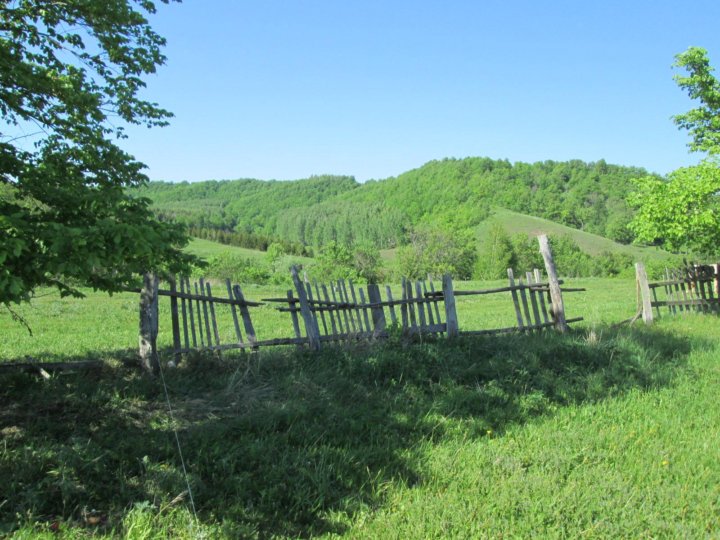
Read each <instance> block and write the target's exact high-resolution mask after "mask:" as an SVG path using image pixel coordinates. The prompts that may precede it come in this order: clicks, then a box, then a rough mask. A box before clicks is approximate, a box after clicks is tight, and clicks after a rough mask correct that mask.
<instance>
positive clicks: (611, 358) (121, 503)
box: [0, 328, 703, 537]
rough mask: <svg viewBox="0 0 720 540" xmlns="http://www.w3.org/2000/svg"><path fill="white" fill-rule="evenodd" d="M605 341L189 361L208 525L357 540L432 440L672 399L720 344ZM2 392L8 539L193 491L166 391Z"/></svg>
mask: <svg viewBox="0 0 720 540" xmlns="http://www.w3.org/2000/svg"><path fill="white" fill-rule="evenodd" d="M596 332H597V334H596V333H591V334H586V333H574V334H571V335H568V336H559V335H555V334H553V333H550V332H547V333H544V334H541V335H517V336H505V337H494V338H461V339H457V340H455V341H447V340H444V339H440V340H430V341H426V342H423V343H413V344H407V343H405V342H403V341H401V340H399V339H391V340H389V341H387V342H383V343H379V344H374V345H367V346H364V347H363V346H359V347H355V348H341V347H337V348H328V349H325V350H323V351H322V352H321V353H319V354H310V353H308V352H304V351H296V350H290V349H287V350H278V351H269V352H263V353H261V354H257V355H250V354H248V355H242V356H241V355H238V356H235V357H233V358H226V359H224V360H218V359H215V358H212V357H201V356H196V357H192V358H189V359H187V361H186V363H185V364H184V365H182V366H181V367H180V368H178V369H175V370H172V371H166V372H165V377H166V380H167V384H168V388H169V392H170V396H171V400H172V403H173V407H174V408H175V417H176V427H177V428H178V429H179V435H180V441H181V443H182V448H183V453H184V456H185V459H186V462H187V468H188V472H189V474H190V482H191V484H192V486H193V493H194V496H195V502H196V505H197V507H198V512H199V514H200V518H201V521H204V522H205V523H213V524H218V523H219V524H221V526H222V527H224V528H225V530H226V534H227V536H229V537H238V536H259V537H266V536H271V535H281V536H282V535H289V536H311V535H313V534H317V533H321V532H337V533H341V532H342V531H343V530H344V529H343V525H342V518H339V519H338V518H337V516H338V515H339V516H342V515H344V514H350V515H352V514H353V513H355V512H357V511H360V510H363V509H372V508H374V507H377V506H379V505H381V504H382V503H383V493H384V490H385V489H386V487H387V485H388V484H389V483H395V484H406V485H413V484H416V483H419V482H422V481H423V468H422V452H423V451H424V449H426V448H427V444H423V443H426V442H430V443H433V442H438V441H440V440H442V439H447V438H452V437H457V438H462V439H464V440H472V438H473V437H478V438H479V437H485V436H487V434H488V432H490V431H492V433H493V434H494V435H501V434H502V432H503V430H504V429H505V428H506V427H507V426H509V425H512V424H518V423H522V422H526V421H527V420H529V419H531V418H533V417H536V416H538V415H542V414H547V413H549V412H551V411H552V410H554V409H555V408H557V407H560V406H565V405H569V404H574V403H585V402H593V401H597V400H602V399H606V398H608V397H611V396H616V395H621V394H623V393H625V392H628V391H629V390H631V389H637V388H639V389H652V388H657V387H662V386H666V385H668V384H671V382H672V380H673V378H674V376H675V375H676V374H677V373H678V371H679V370H681V369H683V367H684V365H685V359H686V357H687V355H688V354H689V352H690V351H691V349H692V348H694V347H698V346H703V345H702V344H700V343H698V341H697V340H694V341H693V342H691V341H690V340H689V339H685V338H680V337H678V336H675V335H672V334H670V333H666V332H662V331H660V330H648V329H645V328H635V329H623V330H620V331H615V330H604V331H596ZM121 356H123V355H121ZM0 382H1V386H0V428H2V434H3V440H4V445H5V448H4V450H2V454H1V455H0V458H1V459H0V483H2V485H3V486H4V489H3V492H4V494H3V495H2V497H3V500H2V501H0V522H2V523H4V524H5V525H4V526H5V528H6V530H7V529H8V528H10V527H12V526H13V524H14V523H17V521H18V520H22V519H26V520H28V519H29V520H42V519H51V518H53V517H55V516H62V517H64V518H66V519H79V516H80V515H81V514H82V512H83V509H97V510H99V511H101V512H102V513H104V515H108V516H109V523H110V524H114V525H115V526H117V525H118V524H119V522H120V520H121V519H122V516H123V514H124V513H125V512H126V511H127V510H128V509H129V508H130V507H131V506H132V505H133V504H138V503H142V502H143V501H148V502H149V503H150V504H151V505H153V508H156V509H157V512H159V513H162V512H163V511H164V510H163V509H165V510H167V509H168V508H170V507H171V506H172V504H173V503H172V502H171V501H172V499H174V498H175V497H176V496H177V495H178V494H180V493H182V492H183V491H184V490H185V480H184V477H183V475H182V472H181V471H182V469H181V464H180V462H179V458H178V453H177V448H176V446H175V438H174V435H173V434H172V427H173V425H172V422H171V421H170V420H169V418H168V414H167V407H166V404H165V400H164V391H163V388H162V385H161V383H160V381H158V380H153V379H149V378H146V377H143V376H141V375H139V374H138V373H137V372H136V371H134V370H128V369H126V368H108V369H107V370H105V371H103V372H100V373H95V374H88V375H83V374H62V375H58V376H55V377H54V378H52V379H51V380H49V381H42V380H38V379H36V378H34V377H32V376H30V375H24V374H16V375H10V376H4V377H3V378H2V380H1V381H0ZM180 504H186V502H183V503H180ZM22 516H25V517H24V518H23V517H22Z"/></svg>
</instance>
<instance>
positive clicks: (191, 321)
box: [185, 278, 197, 347]
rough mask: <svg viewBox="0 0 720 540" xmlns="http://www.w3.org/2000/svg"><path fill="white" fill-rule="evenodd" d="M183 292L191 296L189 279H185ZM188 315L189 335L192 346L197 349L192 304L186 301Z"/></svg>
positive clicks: (190, 301)
mask: <svg viewBox="0 0 720 540" xmlns="http://www.w3.org/2000/svg"><path fill="white" fill-rule="evenodd" d="M185 290H186V291H187V292H188V294H192V290H191V289H190V278H185ZM188 314H189V315H190V335H191V336H192V346H193V347H197V336H196V335H195V317H194V315H193V302H192V300H188Z"/></svg>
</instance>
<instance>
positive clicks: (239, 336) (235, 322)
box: [225, 279, 243, 345]
mask: <svg viewBox="0 0 720 540" xmlns="http://www.w3.org/2000/svg"><path fill="white" fill-rule="evenodd" d="M225 286H226V287H227V293H228V298H229V299H230V300H234V298H233V291H232V285H231V284H230V280H229V279H226V280H225ZM230 311H231V312H232V319H233V326H234V327H235V337H236V338H237V342H238V344H239V345H242V342H243V340H242V333H241V332H240V322H239V321H238V316H237V307H236V306H235V304H230Z"/></svg>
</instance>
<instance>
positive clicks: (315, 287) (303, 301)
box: [140, 238, 584, 371]
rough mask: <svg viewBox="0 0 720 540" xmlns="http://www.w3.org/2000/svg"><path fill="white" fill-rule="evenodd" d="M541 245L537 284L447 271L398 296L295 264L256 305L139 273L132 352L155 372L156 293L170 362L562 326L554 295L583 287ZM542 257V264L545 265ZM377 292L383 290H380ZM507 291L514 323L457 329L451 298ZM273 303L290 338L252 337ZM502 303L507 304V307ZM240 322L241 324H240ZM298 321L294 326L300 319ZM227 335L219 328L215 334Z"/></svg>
mask: <svg viewBox="0 0 720 540" xmlns="http://www.w3.org/2000/svg"><path fill="white" fill-rule="evenodd" d="M540 245H541V250H542V249H547V254H548V255H547V258H546V270H548V279H547V281H544V280H543V278H542V273H541V272H540V270H538V269H535V270H534V271H533V272H527V273H526V274H525V278H524V279H523V278H522V277H521V278H519V279H517V280H516V278H515V275H514V274H513V271H512V269H508V272H507V274H508V286H507V287H500V288H494V289H484V290H466V291H462V290H460V291H456V290H455V289H454V285H453V282H452V279H451V277H450V275H445V276H443V279H442V283H441V284H439V286H438V287H436V283H434V282H433V280H432V279H428V280H418V281H412V280H408V279H403V280H402V282H401V284H400V291H401V293H400V297H399V298H395V297H393V293H392V290H391V288H390V286H385V287H384V291H383V290H382V289H381V288H380V286H379V285H376V284H368V285H366V286H358V285H356V284H355V283H353V282H352V281H351V280H347V281H345V280H342V279H341V280H337V281H333V282H331V283H327V284H318V283H316V282H313V283H310V282H308V281H307V279H301V278H300V275H299V272H298V269H297V268H296V267H293V268H292V269H291V278H292V282H293V285H294V288H293V289H289V290H288V291H287V294H286V295H285V296H284V297H282V298H263V299H262V302H256V301H250V300H247V299H246V298H245V296H244V294H243V292H242V289H241V288H240V286H239V285H234V284H232V283H230V281H229V280H226V281H225V283H224V285H225V287H224V288H225V291H226V292H227V296H218V295H216V294H214V293H213V290H212V285H211V283H210V282H207V281H205V280H204V279H203V278H200V279H199V280H198V281H197V282H195V283H190V280H189V279H188V278H185V277H180V278H175V279H173V280H171V281H170V282H169V289H160V288H159V284H158V279H157V277H155V276H153V275H151V274H148V275H147V276H145V281H144V286H143V289H142V291H141V309H140V314H141V321H140V356H141V361H142V365H143V366H144V367H145V368H146V369H148V370H151V371H157V369H158V360H157V347H156V342H157V333H158V297H160V296H168V297H170V313H171V323H172V333H173V361H174V362H175V364H177V363H178V362H179V361H180V359H181V355H182V354H184V353H188V352H191V351H195V350H208V351H215V352H218V353H219V352H221V351H226V350H231V349H240V350H243V351H244V350H246V349H251V350H257V349H258V348H259V347H262V346H270V345H297V346H308V347H310V348H311V349H312V350H319V349H320V348H321V347H322V344H323V343H328V342H347V341H353V340H358V339H381V338H385V337H387V336H388V335H389V329H390V328H391V327H393V328H397V329H398V331H399V332H401V333H402V334H405V335H408V336H430V335H442V334H444V335H446V336H447V337H448V338H454V337H456V336H458V335H461V334H463V335H477V334H501V333H508V332H523V331H539V330H542V329H545V328H550V327H554V328H555V329H556V330H558V331H561V332H563V331H565V330H566V329H567V324H568V323H572V322H577V321H581V320H582V317H576V318H573V319H566V318H565V312H564V305H563V302H562V293H563V292H571V291H583V290H584V289H570V288H565V289H563V288H561V285H562V281H561V280H558V279H557V277H556V275H555V270H554V264H552V255H551V254H550V252H549V246H547V242H546V241H545V243H544V244H543V239H542V238H541V239H540ZM548 261H549V264H548ZM383 292H384V294H383ZM508 292H509V293H510V295H509V297H510V299H511V300H512V306H513V309H514V314H515V319H516V321H517V324H516V325H515V326H511V327H504V328H486V329H468V328H462V329H461V328H460V324H459V321H458V315H457V311H456V297H462V296H482V295H489V294H502V293H508ZM266 304H277V307H276V309H277V310H278V311H279V312H282V313H287V314H288V315H289V317H290V323H291V325H292V329H293V335H292V336H291V337H286V338H276V339H267V340H259V339H258V338H257V336H256V333H255V329H254V326H253V322H252V317H251V309H253V308H257V307H259V306H263V305H266ZM508 307H509V306H508ZM220 309H225V310H229V311H230V314H231V320H232V329H231V331H230V334H231V335H232V336H233V339H232V340H231V341H230V342H227V343H221V339H220V336H221V332H220V330H219V326H218V319H219V317H218V312H217V310H220ZM241 321H242V328H241V325H240V323H241ZM300 321H302V324H301V322H300ZM222 335H227V332H224V333H222Z"/></svg>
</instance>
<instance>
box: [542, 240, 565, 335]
mask: <svg viewBox="0 0 720 540" xmlns="http://www.w3.org/2000/svg"><path fill="white" fill-rule="evenodd" d="M538 242H539V243H540V253H541V254H542V257H543V261H545V271H546V272H547V276H548V283H549V287H550V301H551V302H552V315H553V321H555V329H556V330H557V331H558V332H566V331H567V329H568V326H567V322H565V304H564V303H563V297H562V291H561V290H560V282H559V281H558V276H557V270H556V269H555V261H554V260H553V256H552V251H550V243H549V242H548V237H547V235H545V234H541V235H540V236H538Z"/></svg>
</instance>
